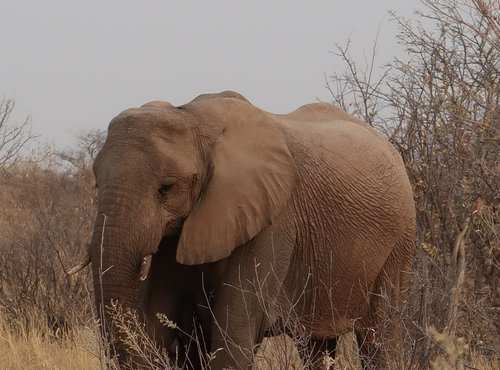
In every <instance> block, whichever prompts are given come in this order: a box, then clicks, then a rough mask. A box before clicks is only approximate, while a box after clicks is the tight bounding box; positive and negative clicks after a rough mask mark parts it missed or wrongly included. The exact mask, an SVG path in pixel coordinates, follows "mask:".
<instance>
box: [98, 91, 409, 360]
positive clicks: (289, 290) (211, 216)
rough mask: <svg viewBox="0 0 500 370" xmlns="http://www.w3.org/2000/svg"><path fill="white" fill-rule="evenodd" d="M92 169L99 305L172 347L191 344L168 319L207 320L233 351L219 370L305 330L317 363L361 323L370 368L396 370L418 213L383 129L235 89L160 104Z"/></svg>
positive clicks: (131, 116) (131, 113)
mask: <svg viewBox="0 0 500 370" xmlns="http://www.w3.org/2000/svg"><path fill="white" fill-rule="evenodd" d="M94 173H95V177H96V180H97V185H98V215H97V219H96V223H95V229H94V235H93V239H92V243H91V247H90V256H91V261H92V265H93V276H94V282H95V291H96V297H97V298H96V299H97V302H96V303H97V305H98V307H99V306H101V305H102V304H104V305H108V304H109V302H110V300H117V301H118V302H119V303H121V304H122V305H123V306H125V307H131V308H135V309H138V310H139V311H140V312H143V313H144V314H145V318H146V320H147V321H148V325H149V327H150V328H153V330H152V332H153V331H154V334H153V335H155V337H156V339H157V340H158V341H159V343H161V345H162V346H164V347H165V348H166V349H168V350H172V349H173V346H175V345H177V344H179V343H181V344H182V343H184V344H185V343H186V338H183V337H182V336H181V335H178V334H177V332H176V331H175V330H172V329H169V328H166V327H164V326H161V325H159V324H158V321H157V320H156V319H155V314H156V313H157V312H161V313H164V314H166V315H167V316H168V317H169V318H170V319H171V320H173V321H175V322H177V323H178V324H179V325H180V326H181V327H183V329H184V330H185V331H187V332H189V331H190V330H191V325H192V324H191V323H192V319H193V317H196V320H197V323H198V325H200V326H201V327H202V329H203V333H204V336H205V338H204V339H205V340H206V341H207V345H208V346H209V348H210V349H211V350H212V351H213V350H216V349H219V348H222V350H220V351H218V352H217V354H216V357H215V359H214V360H213V362H212V363H211V365H212V369H221V368H225V367H228V368H229V367H233V368H242V369H246V368H249V367H250V366H251V354H252V350H253V349H255V345H256V344H258V343H260V341H261V340H262V338H263V336H264V335H267V334H273V333H277V332H279V331H280V330H284V331H287V332H292V333H293V332H294V330H295V328H298V327H300V328H302V329H304V328H305V329H306V330H307V331H309V332H310V334H311V338H312V339H313V340H312V341H311V347H314V349H313V352H314V353H315V354H317V353H318V352H319V350H325V349H326V348H327V347H330V348H329V349H330V350H333V349H334V348H332V347H334V345H335V338H336V337H337V336H339V335H341V334H343V333H346V332H347V331H350V330H352V329H354V330H355V331H356V334H357V336H358V341H359V342H360V343H359V344H360V352H361V355H362V356H363V358H364V361H365V364H366V365H367V366H371V367H375V368H384V367H386V366H388V365H387V361H388V360H390V359H391V356H392V354H393V351H392V348H391V345H390V343H391V341H392V340H393V339H395V337H394V336H395V333H396V331H395V330H394V327H395V325H393V323H394V321H396V320H397V317H398V310H397V309H398V307H400V303H401V302H400V301H401V294H400V293H401V292H402V291H403V290H404V289H405V286H406V285H407V272H408V271H409V270H410V264H411V260H412V256H413V239H414V233H415V216H414V203H413V198H412V191H411V187H410V184H409V182H408V178H407V175H406V173H405V169H404V166H403V163H402V161H401V159H400V157H399V155H398V154H397V153H396V151H395V149H394V148H393V147H392V146H391V145H390V144H389V143H388V142H387V140H385V139H384V138H383V137H382V136H381V135H379V134H378V133H376V132H375V131H374V130H373V129H372V128H370V127H368V126H367V125H365V124H364V123H362V122H359V121H358V120H356V119H355V118H353V117H351V116H349V115H347V114H346V113H344V112H343V111H341V110H339V109H337V108H335V107H333V106H331V105H329V104H323V103H317V104H310V105H306V106H303V107H301V108H300V109H298V110H296V111H294V112H292V113H290V114H287V115H275V114H270V113H267V112H264V111H262V110H260V109H258V108H256V107H254V106H253V105H251V104H250V103H249V102H248V101H247V100H246V99H245V98H243V97H242V96H240V95H239V94H237V93H234V92H223V93H220V94H209V95H202V96H199V97H198V98H196V99H194V100H193V101H192V102H190V103H188V104H186V105H184V106H181V107H174V106H172V105H170V104H168V103H164V102H152V103H148V104H146V105H144V106H142V107H140V108H133V109H128V110H126V111H124V112H122V113H121V114H119V115H118V116H117V117H116V118H114V119H113V120H112V122H111V124H110V125H109V130H108V136H107V139H106V142H105V144H104V147H103V148H102V150H101V151H100V153H99V155H98V156H97V158H96V160H95V163H94ZM103 215H105V218H106V222H105V226H104V230H103V224H104V222H103V220H104V216H103ZM101 241H102V247H101ZM150 254H153V260H152V267H151V270H150V272H149V275H148V277H147V279H146V280H145V281H144V282H141V281H139V274H140V271H141V270H140V269H141V261H142V260H143V258H144V257H145V256H147V255H150ZM101 269H102V270H105V271H106V272H105V273H104V274H103V275H102V276H100V275H101V274H100V272H101ZM101 280H102V286H101ZM256 293H257V294H256ZM101 297H102V298H103V301H101ZM207 297H210V302H207ZM259 297H260V298H259ZM207 306H210V310H208V309H207V308H206V307H207ZM387 306H391V307H392V311H391V312H388V310H386V309H385V308H386V307H387ZM292 307H293V309H292ZM264 308H265V309H264ZM264 312H266V313H264ZM290 312H292V313H290ZM106 319H107V322H110V318H109V317H107V318H106ZM291 322H293V324H292V323H291ZM220 328H223V329H224V330H223V331H224V335H222V334H221V330H220ZM118 337H119V336H118ZM176 338H177V340H176ZM228 338H230V339H229V340H227V339H228ZM226 340H227V341H226ZM115 345H116V347H117V348H118V351H117V352H118V354H119V355H120V358H121V360H122V361H126V360H127V359H128V360H130V357H129V355H127V350H126V348H124V347H123V346H122V345H121V342H120V341H119V340H117V342H116V343H115ZM313 345H314V346H313ZM180 352H181V353H182V349H180ZM187 355H188V356H191V361H192V363H193V364H194V366H195V367H197V366H199V363H198V362H197V360H196V359H195V358H193V357H197V356H194V355H193V353H190V354H187ZM318 366H319V365H318Z"/></svg>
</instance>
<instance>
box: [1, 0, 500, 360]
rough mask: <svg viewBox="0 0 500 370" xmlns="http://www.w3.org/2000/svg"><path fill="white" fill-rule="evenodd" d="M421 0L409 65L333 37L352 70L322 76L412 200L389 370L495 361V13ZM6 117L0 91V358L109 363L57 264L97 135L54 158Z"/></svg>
mask: <svg viewBox="0 0 500 370" xmlns="http://www.w3.org/2000/svg"><path fill="white" fill-rule="evenodd" d="M422 3H423V4H424V9H425V10H424V12H423V13H422V14H416V15H414V18H413V19H411V20H407V19H402V18H400V17H394V19H393V21H394V22H396V23H397V25H398V27H399V35H398V41H399V44H400V46H401V48H402V51H403V53H401V55H404V58H403V59H392V60H386V61H384V62H385V63H377V65H375V64H374V63H375V62H374V61H375V60H376V58H375V56H376V55H375V54H376V52H375V48H374V54H373V58H368V60H371V62H368V63H366V62H363V61H361V62H357V61H355V60H353V59H352V58H351V56H350V54H349V47H350V45H349V43H347V45H346V46H338V47H337V50H336V52H335V58H337V62H338V61H339V60H340V61H341V62H343V63H344V65H345V67H346V68H345V69H344V70H343V71H336V72H334V73H333V75H332V76H330V77H329V78H328V79H327V85H328V89H329V91H330V92H331V98H332V102H333V103H334V104H336V105H338V106H340V107H341V108H343V109H345V110H347V111H349V112H350V113H352V114H354V115H357V116H358V117H360V118H362V119H363V120H365V121H366V122H368V123H369V124H370V125H372V126H374V127H376V128H377V129H379V130H380V131H381V132H382V133H383V134H384V135H386V136H387V137H388V138H389V140H390V141H391V142H392V143H393V144H394V145H395V147H396V148H397V150H398V151H399V152H400V153H401V156H402V158H403V160H404V162H405V165H406V169H407V172H408V175H409V178H410V181H411V183H412V186H413V190H414V194H415V202H416V208H417V223H418V233H417V236H416V242H415V249H416V258H415V262H414V265H413V269H412V272H411V273H412V284H411V288H410V290H409V292H408V297H407V301H406V303H405V305H404V307H403V309H402V312H401V316H402V318H401V322H400V327H401V334H402V335H401V338H400V342H398V349H399V351H398V353H399V359H398V360H397V362H395V363H394V364H392V366H393V368H394V369H402V368H405V369H428V368H431V369H495V370H497V369H500V284H499V282H500V8H499V7H498V0H422ZM419 22H420V23H419ZM337 64H338V63H337ZM378 65H381V66H382V67H378ZM298 88H299V87H298ZM12 111H13V102H12V101H10V100H7V99H3V100H1V101H0V368H1V369H105V368H111V369H116V364H114V363H113V362H112V361H110V360H109V358H108V357H109V356H107V355H106V353H107V352H106V346H105V345H103V344H102V343H101V340H100V335H99V334H98V333H99V327H98V325H97V323H96V321H95V314H94V308H93V305H92V302H93V299H92V294H93V292H92V290H93V288H92V282H91V277H90V273H89V272H88V271H84V272H82V273H80V274H78V275H76V276H74V277H71V278H70V277H68V276H67V275H66V273H65V271H66V270H67V269H68V268H69V267H71V266H72V265H74V264H75V263H76V262H77V261H78V260H79V259H80V257H81V256H82V255H83V253H84V250H85V248H86V246H87V244H88V241H89V240H88V239H89V236H90V234H91V231H92V220H93V219H94V216H95V189H94V179H93V175H92V172H91V163H92V160H93V158H94V157H95V155H96V153H97V151H98V149H99V147H100V146H101V145H102V142H103V139H104V135H105V134H104V133H103V132H101V131H98V130H96V131H90V132H88V133H86V134H84V135H82V136H81V137H79V141H78V146H77V147H75V149H74V150H72V151H66V152H61V151H58V150H57V149H55V148H50V147H43V146H40V145H37V144H36V142H35V141H33V140H32V134H31V131H30V122H29V119H27V120H26V121H23V122H16V121H13V120H12V118H11V113H12ZM28 148H31V149H32V151H30V150H31V149H30V150H28ZM26 153H28V154H26ZM126 330H128V331H129V333H130V336H131V340H135V341H136V342H135V343H136V344H134V345H135V346H137V348H136V350H144V356H145V357H147V358H149V359H151V358H153V361H159V362H155V363H158V364H161V363H163V364H164V366H163V367H164V368H168V364H166V362H165V358H161V354H158V353H156V354H155V353H154V350H151V353H149V352H147V351H146V350H145V348H146V347H147V345H146V344H144V343H143V342H141V340H143V339H141V338H142V337H141V333H140V327H139V328H134V327H131V328H127V329H126ZM305 341H307V333H299V335H298V336H297V337H296V338H289V337H286V336H279V337H276V338H273V339H269V340H266V341H265V342H264V343H263V345H262V346H261V348H260V350H259V352H258V353H257V355H256V358H255V363H256V367H258V368H262V369H264V368H270V369H300V368H301V366H302V364H301V363H300V361H299V357H298V352H297V351H300V350H301V348H303V347H304V343H305ZM150 349H151V348H150ZM356 353H357V347H356V344H355V342H354V339H353V337H352V335H350V334H349V335H345V336H344V337H342V338H341V340H340V343H339V347H338V354H337V357H336V358H335V362H334V366H335V367H334V368H335V369H361V365H360V362H359V359H358V358H357V356H356ZM215 355H216V354H215ZM155 356H156V357H155ZM160 367H161V366H160Z"/></svg>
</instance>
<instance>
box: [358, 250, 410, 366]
mask: <svg viewBox="0 0 500 370" xmlns="http://www.w3.org/2000/svg"><path fill="white" fill-rule="evenodd" d="M412 249H413V243H411V242H408V243H407V242H403V243H400V245H398V246H397V247H396V248H395V252H393V254H391V256H389V258H388V259H387V261H386V262H385V264H384V268H383V269H382V271H381V273H380V274H379V275H378V277H377V279H376V281H375V284H374V288H373V290H372V292H371V293H370V296H369V300H370V303H369V311H368V312H367V314H366V315H365V316H364V317H362V318H361V320H360V321H359V322H358V323H357V325H356V328H355V332H356V338H357V341H358V346H359V349H360V355H361V360H362V363H363V369H392V368H398V365H400V364H398V357H399V355H400V351H398V348H401V340H402V337H401V331H400V328H401V325H402V322H401V316H402V315H401V314H402V311H403V309H404V304H403V302H402V297H403V296H404V295H405V293H406V291H407V289H408V285H409V280H410V269H411V256H412V254H411V250H412Z"/></svg>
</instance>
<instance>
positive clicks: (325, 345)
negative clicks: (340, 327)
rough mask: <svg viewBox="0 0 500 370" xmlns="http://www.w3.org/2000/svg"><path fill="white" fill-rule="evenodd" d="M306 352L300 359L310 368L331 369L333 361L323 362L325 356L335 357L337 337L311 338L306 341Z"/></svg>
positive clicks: (318, 369)
mask: <svg viewBox="0 0 500 370" xmlns="http://www.w3.org/2000/svg"><path fill="white" fill-rule="evenodd" d="M308 347H309V348H308V349H309V350H308V353H307V354H306V356H304V357H306V358H303V359H302V361H303V362H304V363H305V364H306V363H307V364H308V365H309V368H310V369H311V370H316V369H317V370H330V369H333V363H329V362H328V361H326V362H325V356H328V357H331V358H332V359H334V358H335V350H336V348H337V338H330V339H311V340H310V341H309V343H308Z"/></svg>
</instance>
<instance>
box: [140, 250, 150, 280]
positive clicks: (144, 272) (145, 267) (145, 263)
mask: <svg viewBox="0 0 500 370" xmlns="http://www.w3.org/2000/svg"><path fill="white" fill-rule="evenodd" d="M152 259H153V255H152V254H148V255H147V256H146V257H144V258H143V259H142V263H141V272H140V273H139V281H144V280H146V279H147V278H148V274H149V269H150V268H151V260H152Z"/></svg>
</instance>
